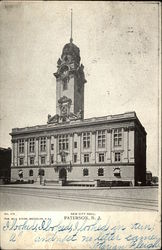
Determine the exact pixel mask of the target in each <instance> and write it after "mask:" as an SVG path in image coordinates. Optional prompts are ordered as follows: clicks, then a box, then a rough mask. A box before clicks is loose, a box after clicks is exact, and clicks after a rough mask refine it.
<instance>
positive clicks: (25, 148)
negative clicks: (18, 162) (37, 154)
mask: <svg viewBox="0 0 162 250" xmlns="http://www.w3.org/2000/svg"><path fill="white" fill-rule="evenodd" d="M24 154H25V155H24V156H25V157H24V165H25V166H27V165H28V139H25V145H24Z"/></svg>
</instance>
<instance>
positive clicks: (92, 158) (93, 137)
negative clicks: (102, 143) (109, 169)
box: [90, 131, 96, 163]
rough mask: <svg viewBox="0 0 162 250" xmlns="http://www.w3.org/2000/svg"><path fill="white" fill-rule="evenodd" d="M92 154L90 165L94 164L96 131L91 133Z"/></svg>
mask: <svg viewBox="0 0 162 250" xmlns="http://www.w3.org/2000/svg"><path fill="white" fill-rule="evenodd" d="M91 149H92V154H91V161H90V162H91V163H95V162H96V131H93V132H92V147H91Z"/></svg>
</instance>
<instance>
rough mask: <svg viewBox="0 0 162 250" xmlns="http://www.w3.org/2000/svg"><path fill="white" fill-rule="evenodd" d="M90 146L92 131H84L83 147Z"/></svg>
mask: <svg viewBox="0 0 162 250" xmlns="http://www.w3.org/2000/svg"><path fill="white" fill-rule="evenodd" d="M89 147H90V132H87V133H83V148H89Z"/></svg>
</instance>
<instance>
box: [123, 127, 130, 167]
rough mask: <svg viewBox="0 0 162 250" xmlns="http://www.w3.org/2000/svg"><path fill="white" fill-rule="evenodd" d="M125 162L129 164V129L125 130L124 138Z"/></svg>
mask: <svg viewBox="0 0 162 250" xmlns="http://www.w3.org/2000/svg"><path fill="white" fill-rule="evenodd" d="M123 140H124V142H123V147H124V148H123V149H124V152H123V162H128V141H129V137H128V128H124V136H123Z"/></svg>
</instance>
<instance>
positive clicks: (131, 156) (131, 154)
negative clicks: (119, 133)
mask: <svg viewBox="0 0 162 250" xmlns="http://www.w3.org/2000/svg"><path fill="white" fill-rule="evenodd" d="M134 133H135V131H134V127H132V128H129V162H132V163H134V143H135V136H134Z"/></svg>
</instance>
